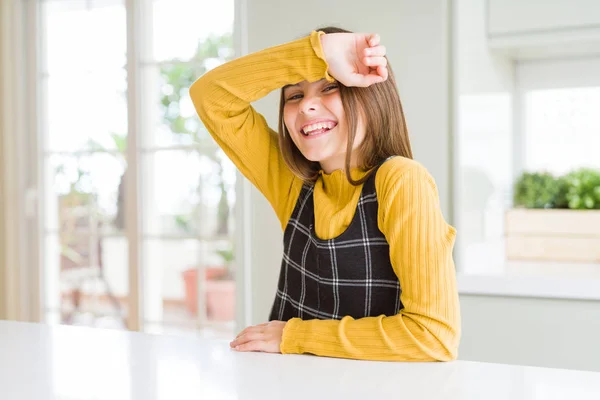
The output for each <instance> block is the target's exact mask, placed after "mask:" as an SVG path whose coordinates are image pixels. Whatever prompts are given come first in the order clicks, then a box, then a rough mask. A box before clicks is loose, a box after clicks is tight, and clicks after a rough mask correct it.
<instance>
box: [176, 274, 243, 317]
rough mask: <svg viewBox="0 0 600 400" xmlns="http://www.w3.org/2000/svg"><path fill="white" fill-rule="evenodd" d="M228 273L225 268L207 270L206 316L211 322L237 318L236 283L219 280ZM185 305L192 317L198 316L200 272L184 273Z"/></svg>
mask: <svg viewBox="0 0 600 400" xmlns="http://www.w3.org/2000/svg"><path fill="white" fill-rule="evenodd" d="M225 273H226V270H225V269H224V268H218V267H216V268H207V269H206V300H205V304H206V314H207V317H208V319H209V320H214V321H231V320H233V319H234V318H235V282H234V281H232V280H217V279H216V278H220V277H223V276H224V275H225ZM182 275H183V280H184V284H185V305H186V308H187V309H188V311H189V312H190V313H191V314H192V315H197V314H198V270H197V269H195V268H191V269H188V270H185V271H183V273H182Z"/></svg>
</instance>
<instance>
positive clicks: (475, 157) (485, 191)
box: [456, 93, 513, 273]
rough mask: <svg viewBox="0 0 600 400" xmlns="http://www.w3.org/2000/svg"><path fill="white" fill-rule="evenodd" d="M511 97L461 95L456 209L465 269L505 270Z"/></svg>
mask: <svg viewBox="0 0 600 400" xmlns="http://www.w3.org/2000/svg"><path fill="white" fill-rule="evenodd" d="M511 101H512V99H511V97H510V95H509V94H508V93H484V94H472V95H462V96H460V99H459V109H458V111H459V115H458V118H459V121H460V128H459V130H458V132H457V141H458V143H457V145H458V154H460V158H459V159H458V160H457V161H458V168H459V170H458V176H457V183H458V191H457V193H456V197H457V198H456V204H457V205H458V207H457V209H456V211H457V229H458V230H459V232H460V240H459V241H457V247H458V250H459V254H460V268H461V272H463V273H494V272H498V271H500V270H502V269H503V268H504V267H503V262H504V241H503V240H504V210H505V209H506V207H508V206H509V205H510V195H511V193H512V175H511V174H512V160H513V158H512V154H511V146H512V126H511V121H512V110H511Z"/></svg>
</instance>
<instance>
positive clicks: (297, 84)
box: [281, 83, 300, 91]
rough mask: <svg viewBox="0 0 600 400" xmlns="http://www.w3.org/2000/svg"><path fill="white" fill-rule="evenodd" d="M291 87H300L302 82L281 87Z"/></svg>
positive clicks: (283, 88)
mask: <svg viewBox="0 0 600 400" xmlns="http://www.w3.org/2000/svg"><path fill="white" fill-rule="evenodd" d="M291 87H300V84H299V83H295V84H293V85H285V86H284V87H282V88H281V89H282V90H283V91H285V90H286V89H289V88H291Z"/></svg>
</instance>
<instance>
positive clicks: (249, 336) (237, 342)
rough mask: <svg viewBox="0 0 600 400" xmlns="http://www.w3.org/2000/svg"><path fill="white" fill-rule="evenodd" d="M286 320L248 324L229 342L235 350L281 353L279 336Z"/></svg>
mask: <svg viewBox="0 0 600 400" xmlns="http://www.w3.org/2000/svg"><path fill="white" fill-rule="evenodd" d="M285 324H286V322H284V321H271V322H267V323H266V324H260V325H256V326H249V327H248V328H246V329H244V330H243V331H241V332H240V334H239V335H237V337H236V338H235V339H234V340H233V341H232V342H231V343H230V344H229V345H230V346H231V347H232V348H233V349H235V350H237V351H261V352H264V353H281V350H280V349H279V347H280V346H281V338H282V336H283V328H285Z"/></svg>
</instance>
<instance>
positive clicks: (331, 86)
mask: <svg viewBox="0 0 600 400" xmlns="http://www.w3.org/2000/svg"><path fill="white" fill-rule="evenodd" d="M338 87H339V86H338V85H336V84H333V85H328V86H326V87H325V89H323V91H324V92H330V91H332V90H335V89H337V88H338Z"/></svg>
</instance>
